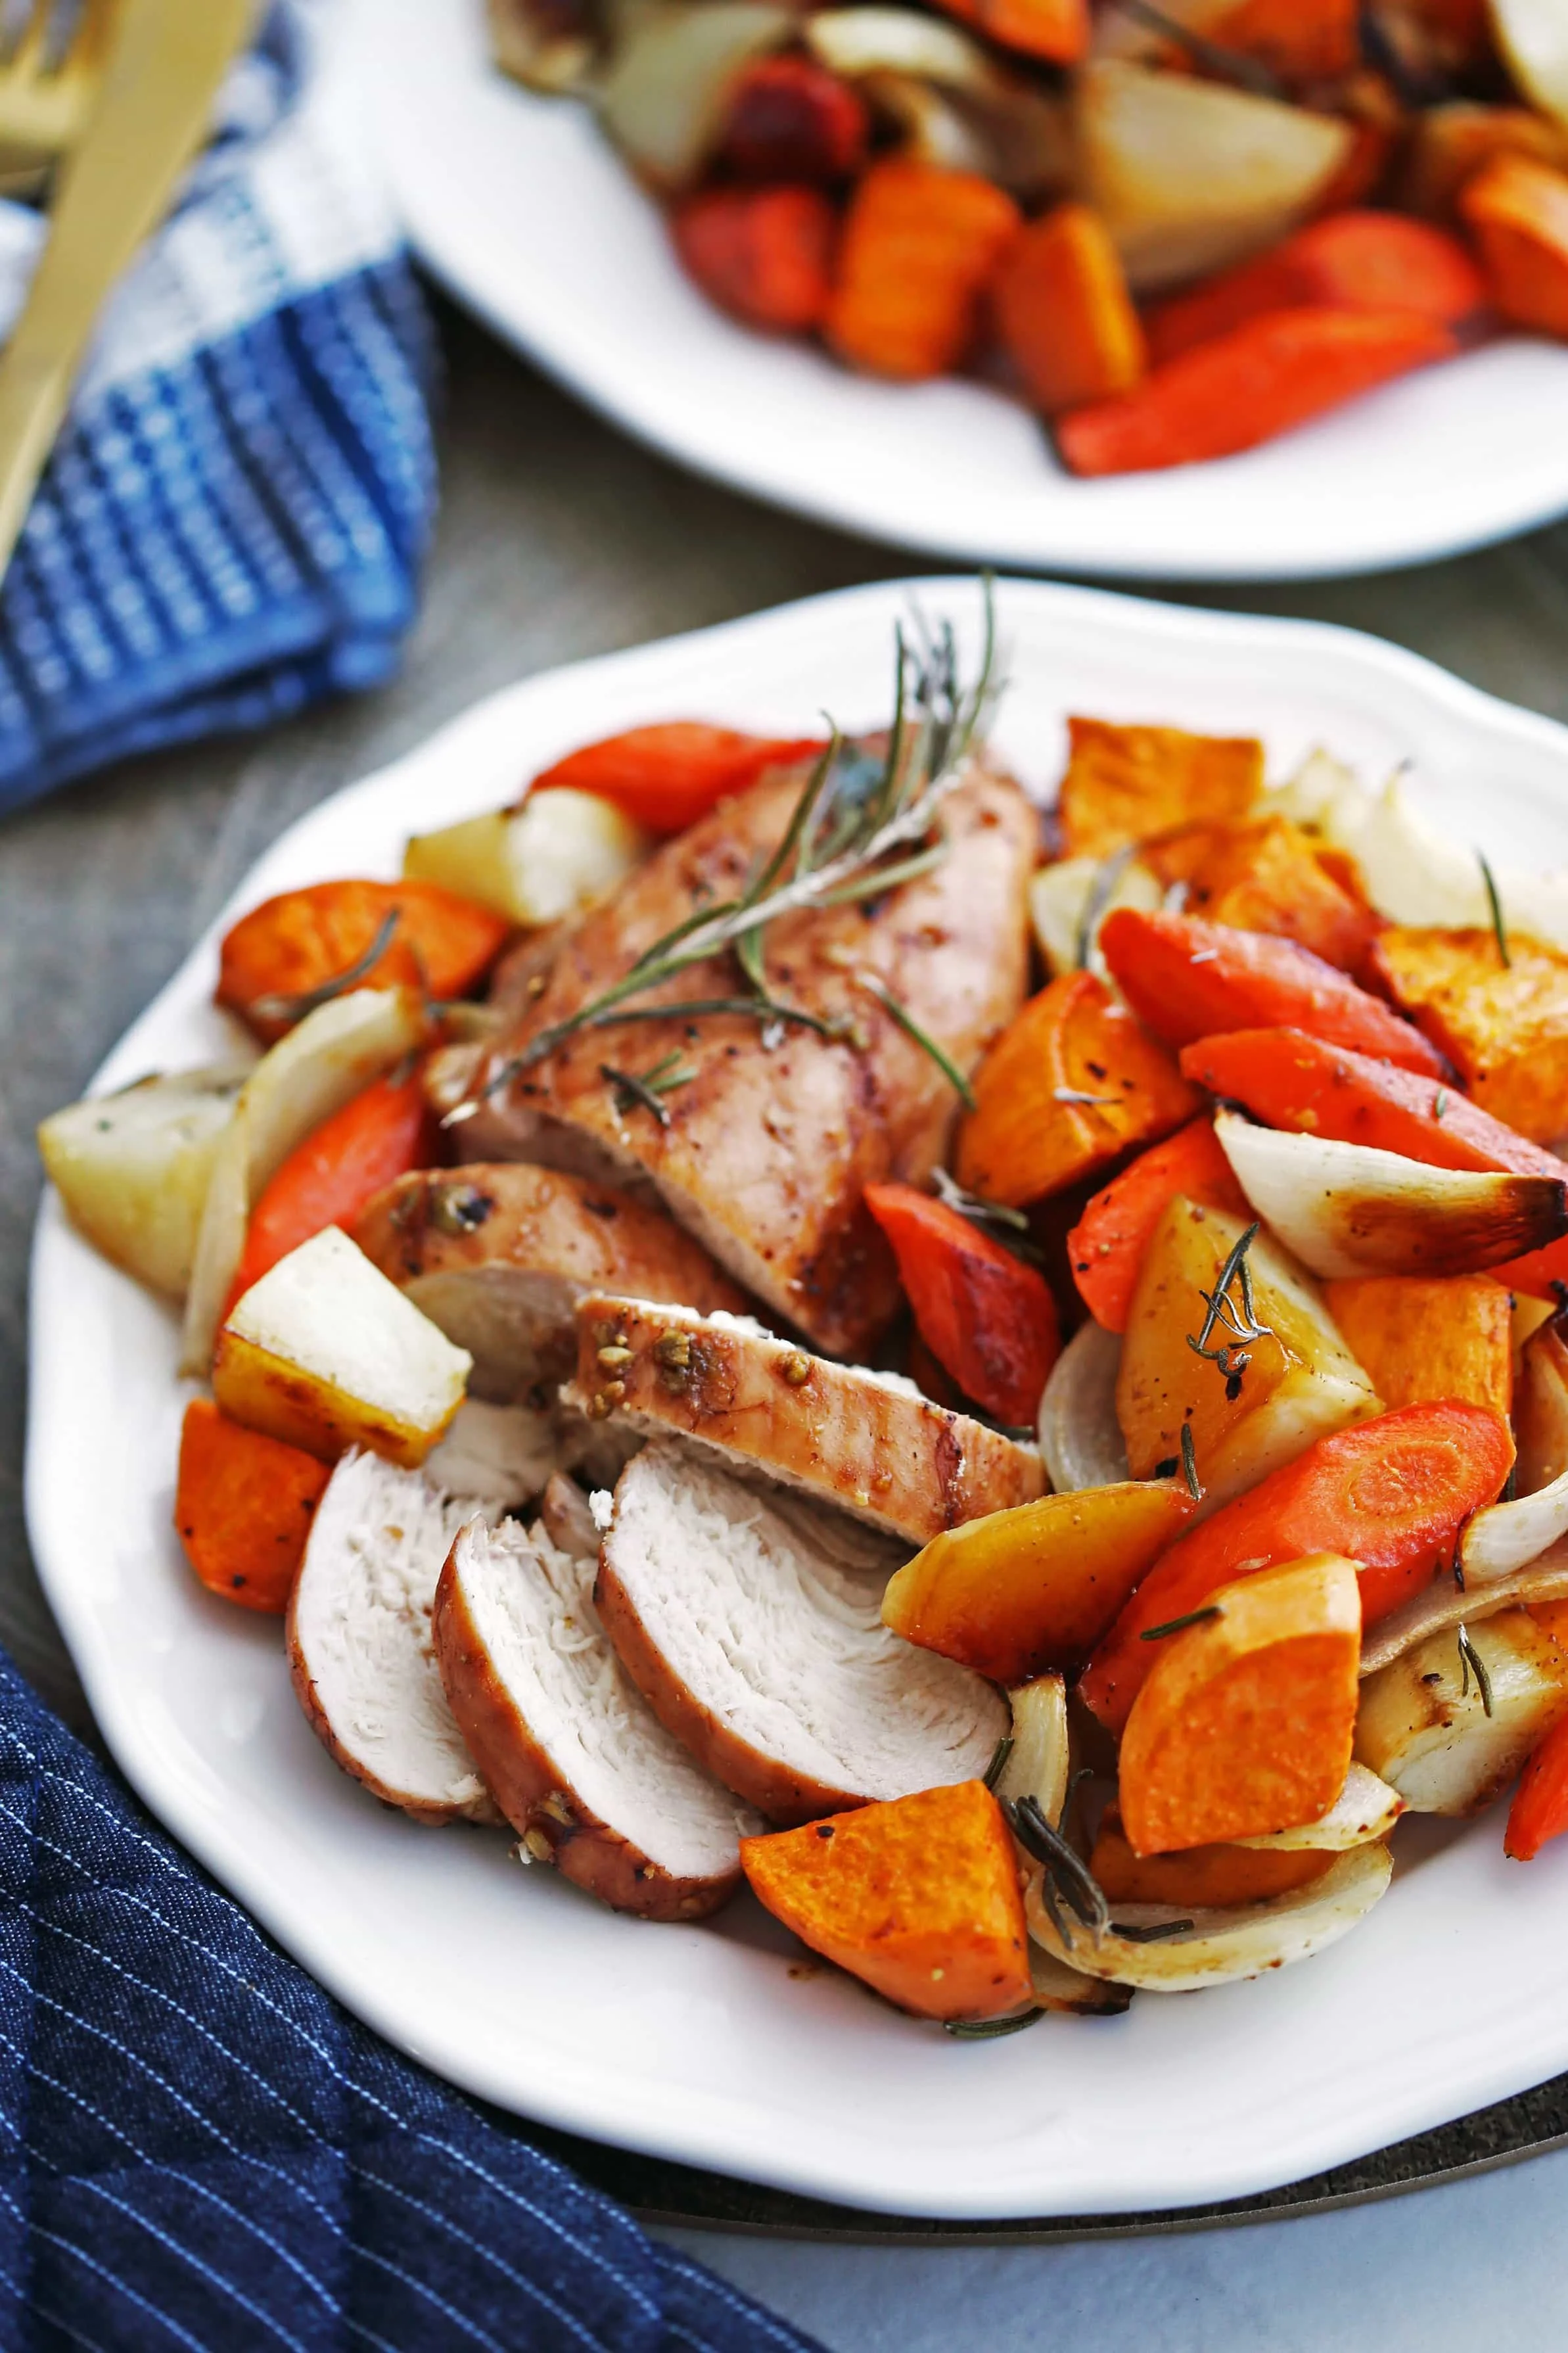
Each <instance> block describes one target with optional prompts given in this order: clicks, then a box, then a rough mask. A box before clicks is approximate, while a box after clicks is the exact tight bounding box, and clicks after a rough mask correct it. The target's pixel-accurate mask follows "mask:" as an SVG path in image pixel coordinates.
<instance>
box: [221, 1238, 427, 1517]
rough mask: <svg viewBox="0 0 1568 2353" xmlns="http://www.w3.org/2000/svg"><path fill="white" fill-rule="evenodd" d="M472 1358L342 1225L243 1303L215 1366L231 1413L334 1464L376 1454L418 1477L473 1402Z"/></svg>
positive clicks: (282, 1263) (275, 1271)
mask: <svg viewBox="0 0 1568 2353" xmlns="http://www.w3.org/2000/svg"><path fill="white" fill-rule="evenodd" d="M472 1364H473V1359H472V1357H471V1356H469V1355H468V1351H467V1349H465V1348H455V1347H454V1346H453V1345H452V1343H451V1342H450V1341H449V1340H448V1339H447V1335H446V1334H445V1333H444V1332H441V1331H438V1330H437V1326H436V1325H435V1324H432V1323H431V1321H430V1319H429V1317H428V1316H427V1315H422V1314H420V1312H419V1310H418V1308H417V1307H416V1306H415V1305H414V1304H413V1303H412V1301H410V1300H407V1299H405V1297H404V1295H403V1293H402V1292H401V1291H399V1290H398V1288H397V1286H396V1284H395V1283H394V1282H388V1281H387V1279H386V1277H385V1275H384V1274H383V1273H382V1272H381V1271H380V1269H379V1268H377V1267H374V1266H373V1265H372V1264H371V1262H370V1261H369V1259H368V1258H366V1257H365V1255H364V1252H363V1250H357V1249H356V1248H355V1247H354V1245H353V1242H351V1241H350V1240H349V1238H348V1236H347V1235H346V1234H344V1233H341V1232H340V1231H339V1230H338V1229H337V1227H336V1226H329V1227H328V1228H327V1229H326V1231H325V1232H324V1233H320V1234H317V1235H315V1236H314V1237H313V1238H312V1240H310V1241H308V1242H301V1243H300V1247H299V1249H298V1250H290V1251H289V1255H288V1257H287V1258H284V1259H279V1261H278V1264H277V1265H276V1266H275V1267H272V1268H271V1269H270V1270H269V1271H268V1272H267V1273H266V1274H264V1275H263V1276H262V1278H261V1280H260V1282H254V1283H252V1284H251V1286H250V1289H249V1290H248V1291H247V1292H246V1293H245V1294H244V1296H243V1297H242V1298H240V1299H239V1300H237V1302H236V1303H235V1306H234V1309H233V1311H232V1313H231V1314H230V1315H229V1317H228V1319H227V1321H226V1324H224V1327H223V1329H222V1331H221V1332H220V1333H219V1334H218V1342H217V1353H216V1356H215V1357H214V1359H213V1395H214V1396H215V1397H216V1399H217V1401H218V1403H219V1405H220V1406H221V1407H222V1408H223V1409H224V1411H225V1412H226V1414H229V1415H231V1416H232V1417H233V1419H235V1420H236V1421H242V1422H245V1423H246V1424H247V1426H248V1427H249V1428H250V1429H252V1430H265V1431H267V1432H268V1435H269V1436H270V1437H273V1438H281V1439H283V1440H285V1441H286V1442H287V1443H288V1444H289V1445H290V1446H301V1447H303V1448H304V1449H305V1451H306V1452H307V1453H310V1454H317V1455H320V1456H321V1460H322V1461H325V1462H332V1461H336V1460H337V1458H338V1456H339V1455H341V1454H343V1453H346V1451H348V1449H349V1448H350V1447H351V1446H364V1447H368V1448H369V1449H370V1451H371V1452H372V1453H374V1454H381V1455H384V1456H385V1457H386V1459H387V1460H388V1461H393V1462H401V1463H402V1464H403V1465H404V1467H405V1469H408V1470H416V1469H417V1468H418V1466H419V1464H420V1463H422V1462H423V1461H424V1460H425V1458H426V1455H427V1454H428V1453H429V1451H430V1450H431V1448H432V1447H433V1446H434V1445H435V1444H436V1441H437V1439H438V1438H440V1437H441V1435H442V1433H443V1432H444V1431H445V1430H446V1429H447V1425H448V1424H449V1423H450V1421H451V1420H452V1418H453V1416H454V1415H455V1414H456V1412H457V1410H458V1406H459V1405H460V1404H461V1403H462V1401H463V1390H464V1387H465V1384H466V1383H467V1380H468V1373H469V1370H470V1368H471V1366H472Z"/></svg>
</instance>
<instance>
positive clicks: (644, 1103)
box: [599, 1046, 697, 1127]
mask: <svg viewBox="0 0 1568 2353" xmlns="http://www.w3.org/2000/svg"><path fill="white" fill-rule="evenodd" d="M679 1065H680V1049H679V1046H677V1047H676V1048H674V1049H673V1050H672V1051H671V1052H669V1053H668V1054H666V1055H665V1057H664V1059H663V1060H662V1061H658V1062H656V1063H655V1064H654V1066H653V1068H652V1070H651V1071H620V1070H617V1069H616V1066H615V1064H614V1063H613V1062H601V1063H600V1065H599V1076H600V1077H601V1078H602V1079H604V1080H605V1081H606V1082H607V1083H608V1084H609V1085H610V1086H612V1087H613V1088H614V1089H615V1092H616V1110H617V1111H618V1112H621V1113H626V1112H628V1111H632V1110H634V1109H637V1108H638V1107H639V1106H640V1108H641V1109H642V1110H644V1111H650V1112H652V1113H653V1115H654V1117H655V1119H657V1120H658V1124H659V1125H660V1127H668V1125H669V1107H668V1104H667V1103H665V1102H664V1101H663V1100H662V1098H663V1097H664V1096H665V1095H667V1094H668V1092H670V1090H671V1089H672V1088H674V1087H689V1085H690V1084H691V1082H692V1080H693V1079H694V1078H695V1077H696V1076H697V1073H696V1071H683V1070H682V1069H681V1068H680V1066H679Z"/></svg>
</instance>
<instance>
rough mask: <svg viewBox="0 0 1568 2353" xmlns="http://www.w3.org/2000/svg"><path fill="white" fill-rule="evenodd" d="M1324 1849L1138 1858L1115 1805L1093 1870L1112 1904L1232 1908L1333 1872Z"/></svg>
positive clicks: (1211, 1850) (1105, 1819) (1239, 1849)
mask: <svg viewBox="0 0 1568 2353" xmlns="http://www.w3.org/2000/svg"><path fill="white" fill-rule="evenodd" d="M1334 1861H1335V1857H1334V1856H1333V1855H1332V1854H1331V1853H1329V1852H1324V1850H1323V1849H1321V1848H1320V1847H1293V1848H1287V1847H1261V1848H1260V1847H1250V1846H1194V1847H1188V1848H1187V1850H1186V1852H1184V1853H1182V1854H1147V1855H1141V1854H1136V1853H1134V1852H1133V1849H1132V1845H1131V1841H1130V1840H1129V1838H1128V1836H1127V1832H1126V1831H1125V1830H1124V1829H1123V1828H1122V1823H1121V1813H1120V1811H1119V1810H1118V1809H1117V1808H1116V1807H1115V1806H1108V1807H1107V1808H1106V1810H1105V1812H1104V1814H1103V1815H1102V1816H1101V1818H1100V1828H1099V1830H1098V1831H1097V1832H1096V1833H1095V1841H1094V1850H1093V1852H1092V1853H1091V1854H1090V1856H1089V1870H1090V1871H1091V1872H1092V1873H1093V1874H1094V1877H1095V1878H1096V1879H1097V1880H1098V1881H1099V1883H1100V1892H1101V1894H1103V1895H1104V1896H1105V1897H1106V1898H1107V1900H1108V1901H1109V1902H1110V1903H1111V1904H1190V1905H1193V1906H1194V1909H1202V1910H1205V1911H1206V1910H1209V1909H1211V1908H1215V1909H1227V1908H1228V1907H1229V1906H1230V1905H1233V1904H1267V1903H1268V1900H1269V1898H1270V1896H1274V1895H1288V1894H1289V1892H1290V1890H1291V1889H1292V1888H1293V1887H1305V1886H1307V1885H1308V1884H1309V1883H1310V1881H1312V1880H1314V1879H1321V1877H1322V1875H1323V1873H1324V1872H1325V1871H1328V1870H1330V1869H1331V1868H1332V1865H1333V1863H1334Z"/></svg>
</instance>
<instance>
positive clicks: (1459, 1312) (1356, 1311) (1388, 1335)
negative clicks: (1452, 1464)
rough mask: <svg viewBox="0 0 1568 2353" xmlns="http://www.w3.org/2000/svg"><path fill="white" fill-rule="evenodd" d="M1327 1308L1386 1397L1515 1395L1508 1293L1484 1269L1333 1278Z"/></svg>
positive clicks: (1483, 1400)
mask: <svg viewBox="0 0 1568 2353" xmlns="http://www.w3.org/2000/svg"><path fill="white" fill-rule="evenodd" d="M1326 1296H1327V1298H1328V1303H1329V1313H1330V1314H1331V1316H1332V1317H1333V1319H1334V1322H1335V1323H1336V1324H1338V1325H1339V1327H1340V1330H1341V1332H1342V1335H1344V1340H1345V1345H1346V1346H1347V1347H1348V1348H1349V1349H1350V1351H1351V1353H1352V1356H1354V1357H1355V1358H1356V1360H1357V1362H1358V1363H1359V1364H1361V1365H1363V1366H1364V1367H1365V1369H1366V1371H1367V1374H1368V1376H1369V1377H1370V1378H1371V1381H1372V1384H1373V1388H1375V1389H1376V1391H1377V1393H1378V1395H1379V1397H1381V1398H1382V1399H1383V1401H1384V1405H1389V1406H1400V1405H1419V1404H1420V1403H1421V1402H1422V1401H1423V1400H1424V1399H1426V1398H1464V1399H1465V1400H1466V1401H1467V1402H1468V1404H1470V1405H1484V1406H1489V1407H1490V1408H1491V1409H1492V1411H1493V1412H1494V1413H1500V1414H1506V1413H1507V1412H1508V1410H1509V1409H1510V1405H1511V1403H1512V1400H1513V1328H1512V1327H1513V1314H1512V1306H1511V1302H1510V1294H1509V1293H1508V1291H1507V1290H1506V1289H1505V1287H1504V1286H1503V1284H1501V1283H1500V1282H1496V1281H1495V1280H1494V1279H1493V1277H1492V1276H1490V1275H1489V1274H1455V1275H1448V1276H1447V1277H1443V1276H1426V1275H1403V1274H1380V1275H1367V1276H1361V1277H1356V1278H1352V1279H1348V1280H1346V1281H1343V1282H1331V1283H1330V1284H1329V1285H1328V1286H1327V1292H1326Z"/></svg>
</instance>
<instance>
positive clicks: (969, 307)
mask: <svg viewBox="0 0 1568 2353" xmlns="http://www.w3.org/2000/svg"><path fill="white" fill-rule="evenodd" d="M1019 218H1020V216H1019V212H1018V207H1017V206H1016V204H1015V203H1014V202H1013V199H1012V197H1011V196H1009V195H1005V194H1004V192H1003V191H1002V189H1000V188H998V187H996V186H995V185H994V184H993V183H992V182H991V181H990V180H984V179H982V178H981V177H980V176H979V174H977V173H973V172H944V171H940V170H939V169H938V168H937V167H936V166H935V165H934V164H913V163H903V162H900V161H899V160H898V159H897V158H893V159H890V160H889V161H888V162H886V163H880V164H872V166H871V168H870V170H869V171H868V173H867V174H865V176H864V178H863V179H862V180H861V181H860V183H859V185H858V187H857V188H856V191H855V195H854V196H853V198H852V200H851V202H850V206H849V212H848V216H847V220H846V222H845V226H844V235H843V237H842V239H841V241H840V244H839V248H838V268H837V282H836V284H835V287H834V290H833V296H832V300H831V301H830V302H829V304H828V306H827V315H826V321H825V322H824V332H825V333H826V337H827V340H828V342H829V343H831V344H832V346H833V348H834V350H835V351H837V353H838V354H839V356H840V357H841V358H842V359H846V360H847V361H848V362H849V363H850V364H851V366H853V367H860V368H868V369H869V370H870V372H871V373H872V375H888V376H900V377H904V378H908V379H910V380H914V379H916V378H919V377H921V376H935V375H946V374H947V372H948V370H949V369H950V368H953V367H956V366H957V364H958V363H959V362H960V360H961V359H962V358H963V354H964V353H965V352H966V351H967V349H968V347H969V345H970V343H972V342H973V338H974V333H975V328H976V323H977V320H978V316H979V305H980V300H981V297H982V295H983V294H984V291H985V290H986V288H987V287H988V286H989V285H990V283H991V281H992V280H993V278H994V276H995V273H996V269H997V266H998V264H999V263H1000V262H1001V259H1002V257H1003V255H1004V254H1005V251H1006V250H1007V248H1008V247H1009V246H1010V245H1011V243H1012V241H1013V239H1014V237H1016V235H1017V232H1018V226H1019Z"/></svg>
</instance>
